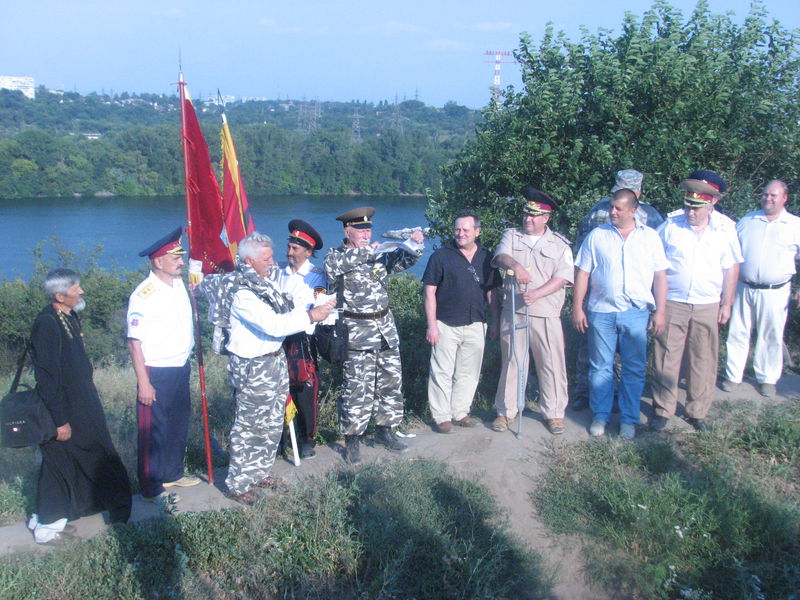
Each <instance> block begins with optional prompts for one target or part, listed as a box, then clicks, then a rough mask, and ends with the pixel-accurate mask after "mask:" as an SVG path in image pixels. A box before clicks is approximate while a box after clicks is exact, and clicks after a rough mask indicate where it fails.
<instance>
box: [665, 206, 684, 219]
mask: <svg viewBox="0 0 800 600" xmlns="http://www.w3.org/2000/svg"><path fill="white" fill-rule="evenodd" d="M682 214H683V209H682V208H678V209H675V210H673V211H672V212H671V213H667V218H668V219H674V218H675V217H679V216H680V215H682Z"/></svg>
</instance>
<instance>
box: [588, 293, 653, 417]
mask: <svg viewBox="0 0 800 600" xmlns="http://www.w3.org/2000/svg"><path fill="white" fill-rule="evenodd" d="M588 319H589V331H588V335H589V405H590V406H591V408H592V413H593V416H594V419H597V420H600V421H606V422H608V421H609V420H610V418H611V407H612V404H613V402H614V353H615V352H616V351H617V348H619V354H620V358H621V359H622V376H621V378H620V382H619V410H620V423H638V422H639V402H640V400H641V397H642V391H643V390H644V372H645V363H646V362H647V323H648V320H649V319H650V311H648V310H638V309H635V308H632V309H629V310H626V311H623V312H613V313H599V312H591V311H589V313H588Z"/></svg>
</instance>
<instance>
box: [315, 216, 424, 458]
mask: <svg viewBox="0 0 800 600" xmlns="http://www.w3.org/2000/svg"><path fill="white" fill-rule="evenodd" d="M374 214H375V209H374V208H372V207H371V206H363V207H360V208H354V209H353V210H350V211H347V212H346V213H344V214H342V215H339V216H338V217H336V220H337V221H341V223H342V225H343V226H344V236H345V237H344V240H343V243H342V245H341V246H340V247H338V248H332V249H331V250H329V251H328V255H327V256H326V257H325V273H326V274H327V276H328V283H329V285H330V286H331V288H332V290H331V293H332V294H333V293H336V289H337V288H338V286H339V285H343V292H344V307H343V310H340V311H339V318H340V319H344V323H345V324H346V325H347V330H348V334H349V352H348V357H347V360H346V361H345V363H344V386H343V390H342V398H341V405H340V412H339V417H340V425H341V428H342V432H343V433H344V436H345V445H346V457H347V460H348V462H350V463H351V464H357V463H358V462H360V460H361V458H360V449H359V440H360V438H361V436H362V435H363V434H364V431H365V430H366V428H367V425H368V424H369V421H370V418H371V417H372V416H373V415H374V416H375V425H376V434H375V441H376V442H378V443H379V444H382V445H384V446H385V447H386V448H388V449H389V450H392V451H393V452H405V451H406V450H408V446H406V445H405V444H404V443H403V442H401V441H400V440H399V439H397V436H396V435H395V433H394V431H393V428H394V427H396V426H397V425H399V424H400V422H401V421H402V419H403V392H402V374H401V368H400V339H399V337H398V335H397V327H396V326H395V323H394V316H393V315H392V312H391V311H390V310H389V293H388V292H389V275H390V274H391V273H397V272H399V271H403V270H404V269H407V268H409V267H411V266H412V265H414V263H416V262H417V260H418V259H419V257H420V256H421V255H422V253H423V250H424V238H423V235H422V232H421V231H419V230H417V231H415V232H414V233H412V234H411V237H410V238H409V239H408V240H406V241H405V242H403V243H402V244H401V245H400V246H398V247H396V248H394V249H391V250H389V251H387V252H380V253H376V252H375V250H376V248H377V246H378V245H377V244H373V245H370V239H371V237H372V216H373V215H374Z"/></svg>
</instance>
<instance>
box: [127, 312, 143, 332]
mask: <svg viewBox="0 0 800 600" xmlns="http://www.w3.org/2000/svg"><path fill="white" fill-rule="evenodd" d="M141 319H142V313H138V312H133V313H131V314H130V315H128V327H130V328H131V329H134V328H136V327H138V326H139V324H140V323H141Z"/></svg>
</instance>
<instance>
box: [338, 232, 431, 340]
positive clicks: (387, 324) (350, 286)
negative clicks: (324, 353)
mask: <svg viewBox="0 0 800 600" xmlns="http://www.w3.org/2000/svg"><path fill="white" fill-rule="evenodd" d="M421 255H422V249H420V250H418V251H417V252H411V251H410V250H409V249H407V248H406V247H403V246H401V247H399V248H397V249H395V250H392V251H391V252H385V253H383V254H373V252H372V248H370V247H368V246H367V247H364V248H345V247H344V246H340V247H339V248H331V249H330V250H329V251H328V255H327V256H326V257H325V273H326V275H327V276H328V283H329V285H330V288H331V289H330V290H329V293H331V294H335V293H336V290H337V286H338V283H339V282H338V279H337V278H338V277H339V275H344V310H347V311H350V312H354V313H376V312H380V311H382V310H384V309H388V308H389V275H390V274H391V273H397V272H400V271H403V270H405V269H407V268H409V267H411V266H413V265H414V263H416V262H417V260H418V259H419V257H420V256H421ZM340 318H344V322H345V324H346V325H347V330H348V333H349V335H350V348H351V349H353V350H376V349H380V348H381V347H382V346H383V345H384V343H385V344H387V345H388V346H389V347H390V348H396V347H397V346H398V345H399V343H400V340H399V338H398V336H397V328H396V327H395V324H394V316H393V315H392V312H391V311H388V312H387V313H386V314H385V315H384V316H382V317H380V318H378V319H351V318H345V317H342V316H340Z"/></svg>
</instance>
